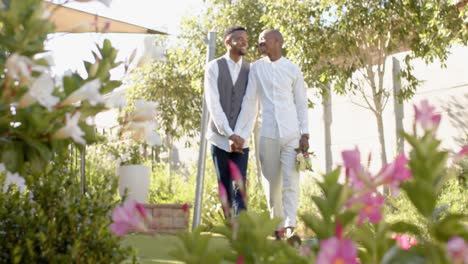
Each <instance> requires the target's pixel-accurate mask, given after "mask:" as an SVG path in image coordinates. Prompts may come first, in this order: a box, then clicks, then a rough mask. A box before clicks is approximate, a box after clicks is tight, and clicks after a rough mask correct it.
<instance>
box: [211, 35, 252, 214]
mask: <svg viewBox="0 0 468 264" xmlns="http://www.w3.org/2000/svg"><path fill="white" fill-rule="evenodd" d="M224 44H225V46H226V49H227V53H226V54H225V55H224V56H222V57H220V58H217V59H215V60H213V61H211V62H210V63H208V65H207V67H206V71H205V98H206V104H207V108H208V111H209V113H210V124H209V127H208V131H207V139H208V141H209V142H210V143H211V154H212V158H213V162H214V165H215V170H216V174H217V177H218V183H219V184H220V185H222V187H224V189H225V190H226V193H227V199H228V203H229V210H227V212H225V217H226V218H229V217H230V216H231V214H233V215H234V216H236V215H237V214H238V213H239V211H241V210H245V209H246V204H245V201H244V200H243V198H242V197H243V196H242V194H241V193H240V192H239V187H243V189H244V190H245V182H246V175H247V161H248V155H249V149H248V141H246V140H244V139H242V138H241V137H239V136H238V135H236V134H235V133H234V129H235V126H236V122H237V118H238V115H239V112H240V107H241V104H242V100H243V98H244V94H245V90H246V88H247V81H248V75H249V70H250V63H249V62H247V61H245V60H243V58H242V56H244V55H245V54H246V53H247V48H248V35H247V31H246V29H245V28H243V27H238V26H237V27H229V28H228V29H227V30H226V32H225V34H224ZM229 161H232V162H234V163H235V164H236V165H237V167H238V168H239V170H240V172H241V176H242V178H243V185H244V186H237V185H236V184H235V183H234V181H233V177H232V175H231V172H230V170H229ZM220 195H221V193H220Z"/></svg>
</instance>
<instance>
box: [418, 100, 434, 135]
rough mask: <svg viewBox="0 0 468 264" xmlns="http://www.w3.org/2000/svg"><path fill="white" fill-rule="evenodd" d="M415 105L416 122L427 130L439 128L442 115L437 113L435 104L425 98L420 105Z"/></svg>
mask: <svg viewBox="0 0 468 264" xmlns="http://www.w3.org/2000/svg"><path fill="white" fill-rule="evenodd" d="M413 107H414V117H415V123H416V124H419V125H420V126H421V127H422V128H423V129H424V130H426V131H427V130H434V129H437V127H438V126H439V123H440V120H441V115H440V114H436V113H435V107H434V106H432V105H430V104H429V102H428V101H427V100H423V101H421V103H420V105H419V107H418V106H417V105H414V106H413Z"/></svg>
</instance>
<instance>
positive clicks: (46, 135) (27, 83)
mask: <svg viewBox="0 0 468 264" xmlns="http://www.w3.org/2000/svg"><path fill="white" fill-rule="evenodd" d="M7 3H8V4H6V10H4V11H2V12H1V13H0V25H1V26H0V36H1V37H0V39H1V40H0V50H1V51H2V52H0V72H2V73H3V74H2V75H1V76H0V87H1V89H2V93H1V96H0V106H1V107H0V116H1V117H0V135H1V142H2V144H0V154H1V155H0V159H1V161H2V162H3V163H4V164H5V166H7V169H8V170H9V171H11V172H19V173H20V174H21V175H23V174H26V173H31V171H33V172H34V173H40V172H41V170H42V168H43V167H45V166H46V165H47V163H48V162H49V160H51V159H61V158H62V157H61V153H62V152H64V151H66V150H67V149H68V147H69V146H70V145H72V144H73V145H77V146H78V147H81V145H79V144H76V142H74V141H73V140H72V139H70V138H66V139H63V138H58V137H56V136H55V132H57V131H58V130H59V129H61V128H63V127H64V123H65V121H66V115H67V114H71V113H73V114H76V113H78V112H79V113H81V118H80V120H79V122H78V126H79V127H80V129H81V130H82V131H83V132H84V135H83V136H82V138H83V139H84V140H85V141H86V142H87V143H88V144H89V143H93V142H95V141H96V135H95V132H94V129H93V128H92V127H91V126H89V125H87V124H86V122H85V121H84V120H85V119H86V118H87V117H89V116H93V115H95V114H96V113H98V112H100V111H102V110H103V109H105V106H104V104H103V103H98V104H96V105H91V104H90V103H89V102H87V101H83V102H82V103H81V104H79V105H77V104H73V105H71V104H66V103H64V101H65V99H67V98H69V96H70V95H71V94H72V93H73V92H75V91H76V90H78V89H79V88H80V87H82V86H83V85H84V84H85V83H89V82H90V81H92V80H95V79H99V80H100V82H101V86H100V88H99V89H100V90H99V92H100V93H108V92H110V91H112V90H113V89H114V88H116V87H117V86H119V85H120V82H118V81H110V80H109V77H110V75H109V70H111V69H113V68H115V67H117V66H118V65H119V64H118V63H115V62H114V61H115V58H116V55H117V50H116V49H114V48H113V47H112V45H111V44H110V42H109V41H108V40H105V41H104V43H103V45H102V47H99V46H98V53H93V55H94V57H95V59H96V61H95V62H94V63H90V62H86V63H85V66H86V69H87V73H88V77H87V79H83V78H82V77H81V76H79V75H78V74H77V73H74V74H72V75H71V76H67V77H64V80H63V87H61V86H60V85H58V84H55V83H54V82H53V81H52V79H51V77H50V76H49V73H48V67H49V65H48V63H47V62H46V61H45V60H44V59H33V57H34V55H36V54H40V53H44V52H45V50H44V46H43V42H44V40H45V38H46V36H47V34H48V33H49V32H51V31H52V24H51V23H50V22H49V21H48V20H47V19H45V16H44V14H45V13H44V12H46V11H45V10H44V7H43V5H42V4H43V1H40V0H25V1H8V2H7ZM15 57H16V58H17V59H16V61H15V60H14V59H13V58H15ZM8 60H10V62H8ZM8 65H9V66H8ZM7 66H8V67H7ZM15 68H19V69H21V68H23V70H19V72H20V73H19V74H18V73H15V71H18V70H16V69H15ZM24 68H26V69H24ZM29 68H30V69H29ZM42 76H47V77H48V78H47V79H50V82H51V83H48V82H47V83H41V82H39V80H41V78H40V77H42ZM34 85H38V86H40V87H39V88H36V91H35V92H31V90H32V89H33V87H34ZM48 86H52V87H48ZM47 88H50V89H51V90H52V93H51V96H54V97H55V98H57V100H58V102H59V103H58V104H55V105H54V106H53V107H50V109H47V108H46V107H45V106H44V103H41V102H40V100H41V98H42V97H41V96H42V95H39V96H37V95H36V97H37V98H34V99H35V100H36V101H35V102H32V103H31V104H29V103H28V104H24V105H23V102H26V101H27V99H31V98H32V95H31V94H33V93H39V92H38V91H37V90H45V89H47ZM37 101H39V103H37Z"/></svg>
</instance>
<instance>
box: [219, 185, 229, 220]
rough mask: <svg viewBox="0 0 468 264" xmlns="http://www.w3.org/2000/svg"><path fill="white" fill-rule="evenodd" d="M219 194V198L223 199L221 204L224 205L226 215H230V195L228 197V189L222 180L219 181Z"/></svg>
mask: <svg viewBox="0 0 468 264" xmlns="http://www.w3.org/2000/svg"><path fill="white" fill-rule="evenodd" d="M218 192H219V193H218V195H219V200H220V201H221V206H222V207H223V211H224V215H225V216H226V217H229V216H230V213H229V202H228V197H227V191H226V188H224V185H223V183H222V182H221V181H219V182H218Z"/></svg>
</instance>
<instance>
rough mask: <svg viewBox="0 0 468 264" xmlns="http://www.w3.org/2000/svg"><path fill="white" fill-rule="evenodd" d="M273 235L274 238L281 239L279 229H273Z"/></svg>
mask: <svg viewBox="0 0 468 264" xmlns="http://www.w3.org/2000/svg"><path fill="white" fill-rule="evenodd" d="M274 237H275V240H281V239H282V237H281V231H275V234H274Z"/></svg>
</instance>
